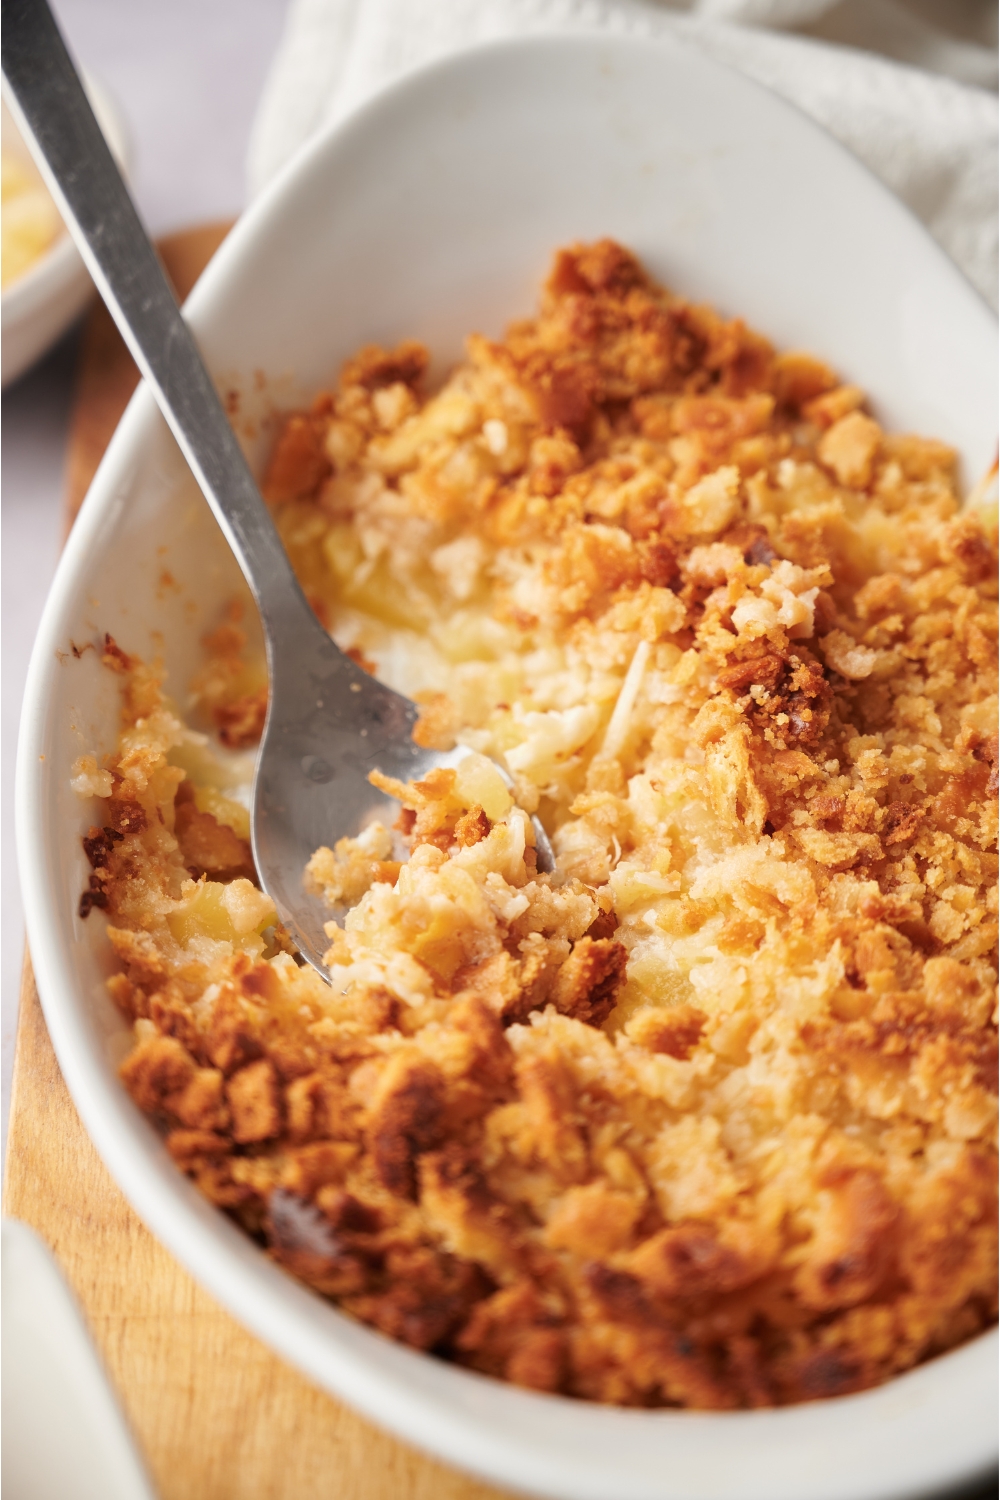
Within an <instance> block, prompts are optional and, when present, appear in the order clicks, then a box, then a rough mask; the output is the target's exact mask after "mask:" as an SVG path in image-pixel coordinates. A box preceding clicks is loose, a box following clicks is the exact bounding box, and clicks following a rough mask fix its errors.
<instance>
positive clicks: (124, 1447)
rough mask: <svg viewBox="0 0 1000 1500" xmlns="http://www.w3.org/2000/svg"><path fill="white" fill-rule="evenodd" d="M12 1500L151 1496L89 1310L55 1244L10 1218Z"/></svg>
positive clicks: (7, 1462)
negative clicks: (85, 1313)
mask: <svg viewBox="0 0 1000 1500" xmlns="http://www.w3.org/2000/svg"><path fill="white" fill-rule="evenodd" d="M2 1326H3V1489H4V1495H5V1496H6V1500H154V1495H153V1491H152V1489H151V1487H150V1484H149V1480H148V1479H147V1478H146V1474H145V1471H144V1469H143V1466H142V1463H141V1461H140V1459H139V1455H138V1451H137V1449H136V1446H135V1444H134V1442H133V1441H132V1436H131V1434H130V1432H129V1430H128V1428H127V1427H126V1425H125V1420H124V1418H123V1416H122V1414H121V1412H120V1410H119V1409H118V1403H117V1401H116V1400H115V1398H114V1396H113V1395H112V1393H111V1387H110V1386H109V1385H108V1382H107V1378H106V1376H105V1374H104V1371H103V1369H102V1368H101V1364H100V1361H99V1360H98V1357H97V1354H96V1351H95V1349H94V1346H93V1344H92V1343H91V1340H90V1335H89V1333H88V1332H87V1328H86V1325H85V1324H84V1321H83V1318H82V1317H81V1316H80V1312H79V1309H78V1308H77V1305H76V1303H75V1301H74V1300H73V1297H72V1294H71V1293H70V1290H69V1288H68V1287H67V1285H66V1283H65V1281H64V1280H63V1277H62V1273H61V1272H60V1270H59V1267H58V1266H57V1265H56V1262H55V1260H54V1259H53V1257H52V1254H51V1252H50V1251H49V1249H48V1246H47V1245H45V1244H44V1242H43V1241H42V1240H41V1239H39V1237H38V1235H37V1234H36V1233H35V1232H34V1230H33V1229H29V1228H28V1225H27V1224H22V1223H21V1222H20V1220H19V1219H4V1221H3V1325H2Z"/></svg>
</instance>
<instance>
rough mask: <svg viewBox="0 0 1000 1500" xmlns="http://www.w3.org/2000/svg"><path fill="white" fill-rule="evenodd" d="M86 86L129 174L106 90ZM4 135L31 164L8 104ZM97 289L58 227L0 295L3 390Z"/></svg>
mask: <svg viewBox="0 0 1000 1500" xmlns="http://www.w3.org/2000/svg"><path fill="white" fill-rule="evenodd" d="M86 87H87V94H88V96H89V98H90V102H91V105H92V106H93V110H94V114H95V115H96V116H97V121H98V124H99V125H100V127H101V129H102V130H103V132H104V136H105V139H106V140H107V142H108V145H109V146H110V147H111V150H112V152H113V154H114V156H115V159H116V161H117V162H118V165H119V166H120V167H121V169H122V170H123V171H125V170H126V162H127V154H128V144H127V137H126V133H125V127H124V125H123V124H122V120H121V116H120V115H119V113H118V110H117V109H116V108H115V105H114V104H113V103H112V100H111V98H110V97H109V95H108V93H107V91H106V90H105V89H103V88H102V87H101V85H100V84H99V83H97V82H95V80H94V79H93V78H91V77H89V76H88V77H87V79H86ZM2 131H3V149H4V151H5V152H8V151H9V152H11V153H12V154H13V155H16V156H20V157H22V158H23V159H24V160H26V161H30V155H29V152H28V148H27V146H26V145H25V144H24V142H23V140H22V139H21V136H20V134H19V132H18V128H17V126H16V125H15V124H14V121H13V120H12V118H11V116H10V112H9V110H8V109H7V106H6V104H4V105H3V107H2ZM93 290H94V288H93V285H92V283H91V280H90V277H89V276H88V274H87V272H86V270H85V268H84V264H83V261H82V260H81V259H80V253H79V251H78V250H77V248H76V246H75V245H74V244H73V241H72V240H71V239H70V237H69V235H68V234H67V233H66V231H65V230H64V229H62V228H60V231H59V234H58V235H57V236H56V238H55V240H54V241H53V242H52V245H51V246H50V248H49V249H48V250H46V252H45V254H44V255H41V256H40V257H39V258H38V260H37V261H35V263H34V264H33V265H32V266H30V267H29V268H28V270H27V271H26V272H25V273H24V275H23V276H19V277H18V278H17V280H16V281H12V282H11V283H10V285H9V286H7V287H5V288H4V290H3V292H2V294H0V383H2V385H3V386H4V387H6V386H8V385H10V384H11V382H12V381H14V380H16V379H17V377H18V376H19V375H23V374H24V372H25V370H27V369H28V368H29V367H30V366H31V365H33V364H34V363H35V361H36V360H37V359H40V358H41V356H42V355H43V354H45V353H46V351H47V350H48V349H50V348H51V347H52V345H53V344H54V343H55V341H56V339H58V338H59V337H60V335H61V334H63V333H65V331H66V329H67V328H68V327H69V326H70V324H71V323H72V322H73V319H74V318H76V317H77V316H78V315H79V314H80V313H81V312H82V311H83V309H84V307H85V306H86V305H87V302H88V300H89V298H90V297H91V296H92V295H93Z"/></svg>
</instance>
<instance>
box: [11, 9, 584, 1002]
mask: <svg viewBox="0 0 1000 1500" xmlns="http://www.w3.org/2000/svg"><path fill="white" fill-rule="evenodd" d="M2 59H3V73H4V81H5V85H6V87H5V93H6V95H7V98H8V104H9V106H10V108H11V111H12V113H13V114H14V116H15V119H16V120H17V122H18V124H19V125H20V126H21V127H22V129H23V132H24V136H25V139H26V140H27V142H28V145H29V146H30V148H31V150H32V152H33V154H34V156H35V158H36V160H37V162H38V165H39V168H40V169H41V171H42V174H43V176H44V177H45V180H46V182H47V184H48V186H49V188H50V190H51V192H52V194H53V196H54V198H55V200H56V203H57V204H58V206H59V208H60V210H61V212H62V216H63V218H64V220H65V222H66V225H67V227H68V229H69V231H70V233H71V234H72V236H73V238H74V239H75V241H76V243H77V246H78V247H79V250H80V253H81V254H82V256H83V259H84V262H85V263H86V266H87V269H88V270H89V271H90V274H91V276H92V277H93V279H94V282H95V284H96V286H97V288H98V290H99V292H100V293H101V296H102V297H103V298H104V301H105V303H106V304H107V307H108V310H109V311H110V313H111V315H112V317H113V318H114V320H115V322H116V323H117V324H118V327H119V329H120V330H121V333H122V336H123V337H124V339H125V342H126V343H127V344H128V347H129V349H130V350H131V352H132V355H133V357H134V359H135V361H136V364H137V365H138V366H139V369H140V371H141V372H142V374H143V375H144V377H145V379H146V381H147V382H148V384H149V386H150V388H151V389H152V391H153V394H154V396H155V397H156V400H157V403H158V405H159V407H160V410H161V411H162V413H163V415H164V417H165V418H166V420H167V422H168V424H169V426H170V428H171V431H172V432H173V434H174V437H175V438H176V439H177V442H178V444H179V446H180V449H181V452H182V453H183V454H184V457H185V458H186V459H187V461H188V463H189V464H190V466H191V471H192V473H193V474H194V476H195V478H196V479H197V481H198V483H199V485H200V486H201V489H202V491H203V492H204V495H205V498H206V499H207V501H208V503H209V505H210V506H211V507H212V510H213V511H214V513H215V517H216V519H217V520H218V522H219V525H220V526H221V527H222V530H223V532H224V534H225V536H226V538H227V540H228V542H229V544H230V546H231V547H232V549H233V552H234V553H235V555H236V558H237V561H238V562H239V564H240V567H241V568H242V570H243V572H244V574H245V576H246V579H247V582H248V583H249V585H250V588H251V590H252V591H253V595H254V598H255V599H256V601H257V607H258V609H259V610H260V615H261V620H262V622H263V626H264V636H265V640H266V644H267V664H268V671H269V674H270V684H271V691H270V703H269V707H268V713H267V722H266V725H265V728H264V735H263V739H262V741H261V746H260V752H259V756H258V761H257V771H256V776H255V778H254V785H253V798H252V814H251V825H252V841H253V854H254V860H255V862H256V865H257V871H258V874H259V876H260V880H261V884H262V886H263V888H264V890H265V891H266V892H267V894H268V895H269V896H270V897H271V899H272V900H273V901H274V904H275V906H276V907H277V910H278V914H279V916H280V918H281V920H282V922H283V923H284V924H285V926H286V927H287V928H288V930H289V932H291V934H292V936H293V937H294V939H295V942H296V943H297V945H298V947H299V949H300V950H301V952H302V954H303V955H304V956H305V958H307V959H308V960H309V962H310V963H311V964H313V965H314V966H315V967H316V968H317V969H318V970H319V972H320V973H321V974H323V975H324V977H326V971H325V969H324V968H323V964H322V957H323V953H324V950H325V949H326V947H327V946H328V941H327V938H326V936H325V933H324V923H325V922H327V921H329V920H330V918H331V915H334V913H332V912H331V909H330V907H329V906H327V905H325V904H324V902H323V901H322V900H321V899H320V898H319V897H318V896H314V895H311V894H310V893H309V892H308V891H307V890H306V888H305V886H304V883H303V874H304V870H305V866H306V863H307V861H308V859H309V857H310V855H311V854H312V853H313V851H314V850H315V849H316V847H317V846H318V845H319V844H321V843H324V842H330V841H332V840H333V839H334V838H337V837H340V836H343V835H344V834H355V833H357V832H358V831H359V830H360V829H361V828H362V827H363V826H364V825H365V824H366V823H368V822H370V821H371V818H372V817H373V816H374V815H375V814H377V813H379V812H380V811H384V810H385V809H386V808H388V807H391V806H392V804H391V803H390V802H389V799H388V798H386V797H385V796H384V795H383V794H381V793H379V792H377V791H375V790H374V788H373V787H372V786H371V785H370V783H369V781H368V774H369V772H370V771H372V770H375V769H378V770H380V771H382V772H384V774H385V775H387V776H393V777H396V778H398V779H399V780H400V781H408V780H411V779H413V778H414V777H417V778H419V777H423V776H425V775H426V774H427V772H428V771H430V770H431V769H432V768H433V767H435V766H453V765H455V764H457V761H458V760H459V759H460V758H461V757H462V756H463V755H464V754H466V753H467V752H466V751H464V750H463V749H461V748H460V749H458V750H455V751H451V752H449V753H447V754H441V753H439V752H435V751H431V750H423V749H421V748H420V747H419V746H417V745H415V744H414V743H413V740H412V737H411V732H412V729H413V726H414V723H415V721H416V718H417V712H418V711H417V708H416V705H415V704H413V703H411V702H410V700H409V699H408V698H404V697H402V696H401V695H400V694H399V693H394V692H391V691H390V689H389V688H386V687H383V686H382V684H381V683H379V682H376V681H374V680H373V679H372V678H371V677H369V676H368V675H367V673H366V672H364V671H362V669H361V668H360V667H358V666H357V665H356V664H355V663H354V662H353V661H351V660H350V658H349V657H347V656H345V655H344V653H343V652H342V651H341V650H340V649H339V648H338V647H337V646H336V645H335V644H334V642H333V641H332V640H331V639H330V637H329V636H328V635H327V634H326V632H325V631H324V629H323V628H322V626H321V625H320V623H319V621H318V620H317V619H316V616H315V615H314V614H313V611H312V609H311V608H310V606H309V604H308V602H307V600H306V598H305V596H304V594H303V593H302V590H301V589H300V587H299V585H298V582H297V580H296V578H295V574H294V573H293V571H292V568H291V564H290V563H289V561H288V557H287V556H286V554H285V551H284V548H283V547H282V545H281V541H280V540H279V537H278V534H277V532H276V530H275V528H274V524H273V522H272V520H271V518H270V516H269V514H268V512H267V508H266V507H265V505H264V502H263V500H262V499H261V496H260V492H259V490H258V488H257V485H256V483H255V481H254V478H253V475H252V474H251V473H250V470H249V468H248V466H247V462H246V459H245V458H244V456H243V453H242V451H241V449H240V446H239V444H238V443H237V441H236V438H235V436H234V434H233V430H232V428H231V427H230V425H229V422H228V420H227V418H226V415H225V412H224V411H223V408H222V404H221V402H220V400H219V397H218V395H217V394H216V390H215V387H214V385H213V384H212V380H211V377H210V376H209V374H208V371H207V370H206V369H205V366H204V364H203V363H202V359H201V355H200V354H199V353H198V350H197V347H196V345H195V342H194V339H193V338H192V336H191V333H190V331H189V329H188V327H187V324H186V323H185V322H184V319H183V318H182V317H181V314H180V310H179V309H178V306H177V303H176V301H175V299H174V295H173V293H172V291H171V290H170V287H169V285H168V284H167V280H166V277H165V276H164V273H163V270H162V268H161V266H160V262H159V260H158V259H157V256H156V252H155V250H154V249H153V247H152V245H151V244H150V241H149V238H148V236H147V235H146V232H145V230H144V229H143V226H142V224H141V222H140V220H139V216H138V214H137V213H136V210H135V207H134V205H133V203H132V200H131V198H130V197H129V194H128V190H127V189H126V187H125V184H124V182H123V181H122V178H121V175H120V173H119V171H118V168H117V166H116V165H115V162H114V159H113V158H112V156H111V153H110V151H109V150H108V148H107V145H106V144H105V141H104V137H103V135H102V134H101V130H100V127H99V125H98V124H97V121H96V120H95V118H94V115H93V112H92V110H91V108H90V105H89V103H88V101H87V96H86V94H85V93H84V90H83V86H82V85H81V83H80V80H79V78H78V76H77V74H76V71H75V69H74V67H73V64H72V62H71V61H70V58H69V54H68V53H67V51H66V47H65V45H64V43H63V40H62V37H61V36H60V34H59V30H58V28H57V26H56V24H55V21H54V20H53V17H52V13H51V11H50V10H49V8H48V5H47V4H46V3H45V0H4V5H3V34H2ZM503 774H504V775H505V779H506V780H507V781H508V782H509V777H507V776H506V773H503ZM532 822H533V824H534V829H535V841H536V848H537V857H538V865H539V868H540V869H542V870H551V869H553V868H554V865H555V861H554V859H553V855H552V847H551V845H550V843H549V841H548V838H547V837H546V834H545V831H544V829H543V828H542V826H541V823H540V822H539V821H538V819H537V818H533V819H532Z"/></svg>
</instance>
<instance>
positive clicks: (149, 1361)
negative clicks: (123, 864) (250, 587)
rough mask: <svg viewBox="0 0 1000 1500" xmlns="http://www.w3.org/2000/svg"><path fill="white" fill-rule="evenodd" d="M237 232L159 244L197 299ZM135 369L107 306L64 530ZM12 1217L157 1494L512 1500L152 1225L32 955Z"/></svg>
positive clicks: (87, 361)
mask: <svg viewBox="0 0 1000 1500" xmlns="http://www.w3.org/2000/svg"><path fill="white" fill-rule="evenodd" d="M228 228H229V226H228V225H227V224H219V225H208V226H205V227H203V228H200V229H195V230H191V231H189V232H187V233H184V234H178V235H173V236H171V237H170V238H169V239H165V240H163V241H161V243H160V252H161V254H162V256H163V260H164V263H165V265H166V267H167V270H168V271H169V273H170V275H171V277H172V280H173V282H174V285H175V286H176V288H177V290H178V292H179V294H180V295H181V296H186V295H187V293H188V291H189V290H190V289H191V287H192V286H193V284H194V282H195V280H196V279H197V277H198V275H199V274H200V272H201V270H202V268H203V267H204V265H205V264H206V263H207V261H208V259H209V258H210V256H211V255H212V253H213V252H214V250H215V249H216V247H217V246H218V245H219V243H220V242H221V240H222V239H223V237H224V235H225V234H226V232H227V230H228ZM137 379H138V377H137V374H136V370H135V366H134V365H133V364H132V361H131V359H130V357H129V355H128V354H127V352H126V350H125V347H124V345H123V343H122V341H121V339H120V338H119V336H118V334H117V332H116V331H115V328H114V325H113V324H112V322H111V319H110V318H109V316H108V314H107V313H106V312H105V310H104V308H103V307H101V306H96V307H95V308H94V309H93V310H92V312H91V314H90V316H89V319H88V321H87V325H86V328H85V330H84V334H83V340H82V345H81V353H80V366H79V373H78V381H77V389H76V400H75V405H74V410H73V417H72V423H71V429H70V444H69V460H68V474H67V492H68V493H67V529H68V527H69V525H71V524H72V520H73V517H74V516H75V515H76V512H77V509H78V508H79V505H80V503H81V501H82V499H83V496H84V494H85V493H86V490H87V487H88V485H89V484H90V480H91V478H92V477H93V474H94V471H95V469H96V468H97V464H98V462H99V460H100V458H101V455H102V453H103V452H104V449H105V447H106V445H107V443H108V440H109V438H110V437H111V434H112V432H113V431H114V428H115V425H116V424H117V422H118V418H119V417H120V415H121V413H122V411H123V410H124V408H125V405H126V403H127V401H128V398H129V396H130V395H131V394H132V391H133V389H134V387H135V384H136V381H137ZM4 1211H5V1212H6V1213H9V1214H14V1215H16V1216H17V1217H18V1218H20V1219H24V1220H25V1221H26V1222H27V1223H29V1224H31V1225H32V1226H33V1228H35V1229H36V1230H37V1231H38V1232H39V1234H41V1235H42V1237H43V1239H45V1240H46V1241H47V1242H48V1244H49V1245H50V1246H51V1247H52V1249H53V1250H54V1252H55V1254H56V1257H57V1259H58V1260H59V1263H60V1265H61V1266H62V1268H63V1271H64V1272H65V1274H66V1276H67V1278H68V1280H69V1282H70V1285H71V1286H72V1287H73V1289H74V1291H75V1292H76V1295H77V1298H78V1299H79V1302H80V1304H81V1306H82V1308H83V1311H84V1313H85V1314H86V1317H87V1320H88V1322H89V1323H90V1327H91V1329H92V1331H93V1334H94V1337H95V1339H96V1342H97V1345H98V1347H99V1349H100V1351H101V1354H102V1355H103V1358H104V1363H105V1366H106V1368H107V1370H108V1373H109V1374H110V1376H111V1379H112V1381H113V1383H114V1385H115V1387H116V1388H117V1391H118V1394H119V1397H120V1399H121V1403H122V1405H123V1407H124V1409H125V1412H126V1414H127V1416H128V1419H129V1421H130V1422H131V1424H132V1428H133V1431H134V1432H135V1434H136V1437H137V1438H138V1440H139V1444H140V1446H141V1448H142V1450H143V1453H144V1454H145V1457H146V1462H147V1464H148V1467H149V1469H150V1472H151V1474H152V1478H153V1481H154V1483H155V1485H156V1488H157V1490H158V1493H159V1494H160V1496H161V1497H162V1500H334V1497H336V1500H503V1497H502V1496H501V1495H500V1492H499V1491H497V1490H494V1489H490V1488H488V1487H487V1486H485V1485H482V1484H478V1483H476V1482H475V1481H473V1480H470V1479H467V1478H465V1477H464V1476H463V1475H460V1474H457V1473H455V1472H453V1471H452V1470H449V1469H445V1468H442V1467H441V1466H440V1465H439V1464H437V1463H434V1462H433V1461H432V1460H430V1459H428V1458H425V1457H423V1456H422V1455H421V1454H418V1453H416V1452H414V1451H413V1450H412V1449H410V1448H407V1447H405V1446H404V1445H403V1444H402V1443H399V1442H397V1441H396V1440H395V1439H394V1438H391V1437H389V1436H388V1435H387V1434H385V1433H383V1432H380V1431H379V1430H378V1429H377V1428H375V1427H372V1426H371V1425H370V1424H369V1423H368V1422H366V1421H363V1420H362V1418H361V1417H358V1416H356V1415H355V1414H354V1413H353V1412H352V1411H350V1410H349V1409H348V1408H347V1407H345V1406H341V1405H340V1404H339V1403H338V1402H336V1401H333V1400H331V1398H330V1397H329V1396H326V1395H324V1394H323V1393H322V1392H320V1391H318V1390H316V1389H315V1388H314V1387H313V1386H311V1385H310V1384H309V1382H308V1381H306V1380H305V1379H304V1378H303V1377H302V1376H301V1375H299V1374H297V1373H296V1372H295V1371H294V1370H291V1369H290V1368H289V1367H288V1366H287V1365H285V1364H284V1363H282V1361H281V1360H280V1359H278V1358H277V1357H276V1356H275V1355H274V1354H272V1353H271V1352H270V1350H268V1349H266V1348H265V1347H264V1345H263V1344H261V1343H258V1341H257V1340H256V1339H255V1338H253V1337H252V1335H250V1334H249V1333H247V1332H245V1331H244V1329H242V1328H241V1327H240V1326H239V1325H238V1324H237V1323H235V1322H234V1321H233V1319H232V1318H231V1317H230V1316H229V1314H228V1313H226V1312H224V1311H223V1310H222V1308H221V1307H219V1306H217V1304H216V1303H215V1302H213V1301H212V1299H211V1298H210V1297H209V1296H208V1295H207V1294H206V1293H205V1292H203V1291H202V1290H201V1288H200V1287H198V1286H197V1285H196V1284H195V1282H194V1281H192V1279H191V1277H190V1276H188V1274H187V1272H186V1271H184V1270H182V1269H181V1267H180V1266H179V1265H178V1264H177V1262H176V1261H175V1260H174V1259H173V1258H172V1257H171V1256H170V1255H169V1254H168V1252H167V1251H166V1250H165V1249H164V1248H163V1247H162V1246H161V1245H160V1244H159V1243H158V1242H157V1241H156V1240H155V1239H154V1238H153V1236H152V1235H151V1234H149V1233H148V1231H147V1230H146V1229H145V1228H144V1226H143V1225H142V1223H141V1222H140V1221H139V1219H138V1218H137V1217H136V1216H135V1214H134V1213H133V1212H132V1210H131V1209H130V1208H129V1206H128V1204H127V1203H126V1201H125V1199H124V1198H123V1197H122V1195H121V1193H120V1192H119V1190H118V1188H117V1187H116V1186H115V1184H114V1183H113V1182H112V1180H111V1178H110V1176H109V1175H108V1173H107V1171H106V1170H105V1168H104V1165H103V1163H102V1162H101V1160H100V1158H99V1157H98V1155H97V1153H96V1152H95V1150H94V1148H93V1146H92V1145H91V1143H90V1140H89V1138H88V1136H87V1134H86V1132H85V1131H84V1129H83V1126H82V1125H81V1123H80V1119H79V1116H78V1115H77V1112H76V1109H75V1107H74V1105H73V1101H72V1100H71V1099H70V1096H69V1093H68V1092H67V1089H66V1085H65V1083H64V1082H63V1079H62V1074H61V1073H60V1071H59V1064H58V1063H57V1061H56V1058H55V1054H54V1052H53V1051H52V1044H51V1042H50V1041H49V1036H48V1032H47V1030H46V1028H45V1019H44V1017H43V1015H42V1011H41V1007H40V1005H39V1002H38V994H37V991H36V989H35V983H34V979H33V976H32V973H31V965H30V961H28V960H27V958H26V960H25V967H24V980H23V984H22V988H21V1008H20V1014H19V1018H18V1030H17V1049H16V1053H15V1059H14V1082H13V1086H12V1090H11V1103H10V1127H9V1134H8V1141H7V1164H6V1183H5V1192H4Z"/></svg>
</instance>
